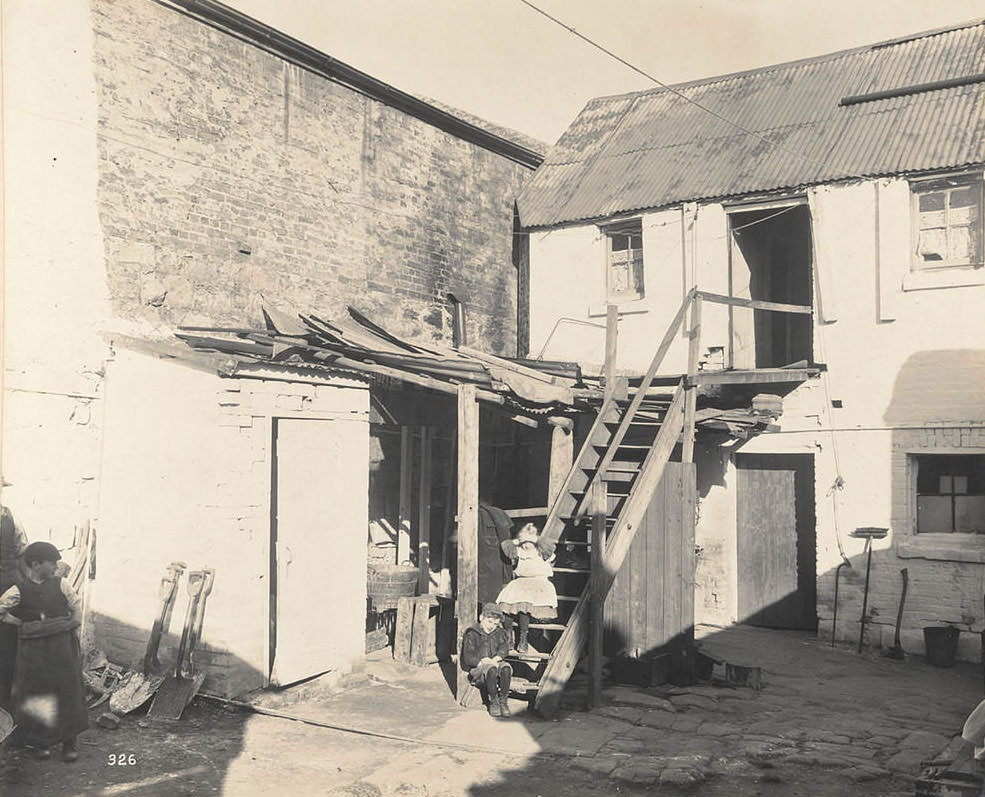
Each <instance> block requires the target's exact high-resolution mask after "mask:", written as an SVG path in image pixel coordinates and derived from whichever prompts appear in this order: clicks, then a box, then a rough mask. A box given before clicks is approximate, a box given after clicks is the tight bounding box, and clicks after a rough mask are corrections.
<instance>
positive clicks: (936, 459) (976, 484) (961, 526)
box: [912, 454, 985, 534]
mask: <svg viewBox="0 0 985 797" xmlns="http://www.w3.org/2000/svg"><path fill="white" fill-rule="evenodd" d="M912 461H913V463H914V464H915V466H916V469H917V531H918V532H922V533H925V532H930V533H934V532H938V533H939V532H944V533H953V532H964V533H968V534H985V454H920V455H914V456H913V457H912Z"/></svg>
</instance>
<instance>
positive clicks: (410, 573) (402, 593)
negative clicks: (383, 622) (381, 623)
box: [366, 565, 418, 612]
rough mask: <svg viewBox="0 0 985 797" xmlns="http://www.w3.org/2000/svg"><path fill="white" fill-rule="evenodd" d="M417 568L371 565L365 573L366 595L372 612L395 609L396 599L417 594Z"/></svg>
mask: <svg viewBox="0 0 985 797" xmlns="http://www.w3.org/2000/svg"><path fill="white" fill-rule="evenodd" d="M417 575H418V573H417V568H416V567H415V566H413V565H372V566H370V568H369V570H368V571H367V572H366V594H367V595H368V596H369V599H370V603H371V605H372V607H373V610H374V611H377V612H382V611H386V610H387V609H396V608H397V599H398V598H410V597H413V596H414V595H416V594H417Z"/></svg>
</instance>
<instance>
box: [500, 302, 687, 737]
mask: <svg viewBox="0 0 985 797" xmlns="http://www.w3.org/2000/svg"><path fill="white" fill-rule="evenodd" d="M689 307H692V308H693V309H692V314H691V328H690V337H691V340H690V344H691V345H690V355H689V371H691V370H694V366H693V365H692V363H691V362H690V361H691V360H694V361H695V362H696V355H697V335H698V333H699V324H700V299H697V300H696V292H695V291H691V292H690V293H688V295H687V296H686V297H685V299H684V301H683V303H682V304H681V307H680V309H679V310H678V312H677V315H676V316H675V317H674V319H673V321H672V322H671V324H670V327H669V329H668V330H667V334H666V335H665V336H664V338H663V340H662V341H661V343H660V346H659V347H658V348H657V351H656V353H655V354H654V357H653V360H652V361H651V363H650V366H649V368H648V369H647V372H646V374H645V375H644V377H643V380H642V382H641V384H640V385H639V387H638V388H636V389H635V391H634V392H633V394H632V398H626V399H619V398H615V397H612V395H611V393H610V397H609V398H607V399H606V400H605V401H604V402H603V404H602V407H601V408H600V410H599V413H598V415H597V417H596V419H595V423H594V424H593V426H592V428H591V430H590V431H589V433H588V436H587V438H586V440H585V443H584V445H583V446H582V447H581V450H580V451H579V452H578V455H577V456H576V457H575V460H574V462H573V463H572V466H571V470H570V471H569V472H568V475H567V477H566V479H565V481H564V484H563V486H562V488H561V490H560V492H559V493H558V495H557V498H556V499H555V501H554V504H553V506H552V507H551V508H550V512H549V514H548V516H547V520H546V522H545V524H544V528H543V530H542V539H543V540H544V541H546V542H550V543H554V544H556V546H557V560H556V562H555V568H554V573H555V575H554V583H555V586H556V587H557V588H558V603H559V606H558V613H559V615H560V617H561V618H562V620H561V621H559V622H553V623H536V622H531V624H530V627H531V630H532V631H533V630H534V629H538V630H539V631H540V632H541V633H542V635H543V638H544V639H546V640H551V639H553V640H556V641H555V642H554V644H553V646H552V649H551V652H550V653H539V654H533V653H531V654H528V655H525V656H519V655H518V656H516V658H518V659H520V660H522V661H525V662H526V663H528V664H531V663H537V664H539V666H538V667H537V671H538V672H539V673H540V675H539V678H538V679H537V682H536V689H537V694H536V700H535V702H534V705H535V707H536V709H537V710H538V711H539V712H540V713H541V714H542V715H544V716H548V717H549V716H552V715H553V714H554V713H555V712H556V711H557V708H558V706H559V704H560V700H561V693H562V691H563V689H564V686H565V684H566V683H567V681H568V679H569V678H570V677H571V674H572V672H573V671H574V668H575V666H576V664H577V663H578V660H579V659H580V658H581V656H582V654H583V652H584V650H585V647H586V644H587V642H588V639H589V625H590V624H589V605H590V603H591V601H592V600H596V601H601V599H602V598H604V596H605V594H607V593H608V591H609V589H610V588H611V586H612V582H613V580H614V579H615V576H616V573H618V572H619V568H620V566H621V565H622V563H623V560H624V559H625V557H626V554H627V552H628V551H629V547H630V544H631V543H632V541H633V537H634V535H635V534H636V529H637V527H638V526H639V524H640V522H641V520H642V519H643V515H644V514H645V512H646V510H647V508H648V507H649V505H650V501H651V499H652V496H653V494H654V491H655V489H656V487H657V485H658V483H659V482H660V478H661V476H662V475H663V472H664V469H665V467H666V465H667V462H668V461H670V458H671V455H672V453H673V451H674V448H675V446H676V445H677V443H678V442H679V440H680V438H681V434H682V432H685V430H686V429H688V430H689V431H687V432H686V433H685V441H687V440H688V437H689V436H690V440H692V441H693V423H694V397H695V388H694V387H693V386H691V387H689V386H688V384H687V380H686V377H683V378H681V379H680V381H679V382H678V383H677V385H676V387H673V388H670V390H671V391H672V392H667V391H668V388H666V387H662V388H657V387H654V386H653V380H654V377H655V375H656V373H657V369H658V368H659V367H660V364H661V362H662V361H663V359H664V357H665V356H666V353H667V351H668V349H669V348H670V346H671V344H672V343H673V341H674V339H675V337H677V336H678V335H679V334H680V333H679V330H680V328H681V325H682V324H683V323H684V320H685V317H686V315H687V310H688V308H689ZM685 452H686V453H685V457H686V458H687V459H689V458H690V447H689V445H688V444H687V442H685ZM603 518H604V529H603V528H602V520H603ZM593 522H594V523H595V524H596V529H595V538H596V545H595V548H596V550H592V548H593V546H592V535H591V532H592V525H593ZM592 560H594V562H595V563H596V564H595V566H594V568H593V567H591V566H590V562H591V561H592ZM569 607H570V609H569ZM548 644H550V643H549V642H548ZM538 660H542V661H538ZM544 661H546V665H545V664H544Z"/></svg>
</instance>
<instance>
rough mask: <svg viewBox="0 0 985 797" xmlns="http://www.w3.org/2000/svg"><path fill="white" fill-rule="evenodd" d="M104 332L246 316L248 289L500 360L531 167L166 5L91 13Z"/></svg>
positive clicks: (510, 333)
mask: <svg viewBox="0 0 985 797" xmlns="http://www.w3.org/2000/svg"><path fill="white" fill-rule="evenodd" d="M92 5H93V19H94V28H95V34H96V35H95V66H96V77H97V83H98V86H99V89H98V91H99V98H98V103H99V117H100V118H99V125H100V128H99V154H100V174H99V215H100V221H101V224H102V228H103V232H104V235H105V248H106V255H107V272H108V279H109V287H110V295H111V301H112V311H113V313H114V316H115V317H116V318H115V325H116V326H117V327H118V328H121V329H123V330H126V331H130V332H134V333H136V334H139V335H141V336H148V335H150V336H164V335H167V334H169V333H170V332H171V331H172V330H173V328H174V327H175V326H176V325H178V324H237V325H242V324H243V323H244V322H245V321H247V320H252V321H256V320H257V310H258V296H259V295H262V297H263V300H264V301H266V302H269V303H272V304H274V305H279V306H282V307H284V308H291V307H297V308H299V309H303V310H311V311H314V312H316V313H318V314H320V315H323V316H326V317H332V316H338V315H340V314H342V313H343V312H344V309H345V306H346V305H347V304H352V305H354V306H356V307H357V308H358V309H360V310H362V311H363V312H365V313H367V314H369V315H370V316H371V317H372V318H374V319H375V320H377V321H379V322H380V323H381V324H383V325H385V326H387V327H389V328H391V329H392V330H393V331H394V332H396V333H398V334H402V335H407V336H414V335H417V336H422V335H423V336H425V337H430V338H432V339H443V340H450V335H451V327H450V317H449V315H448V313H447V311H446V306H445V296H446V294H447V293H448V292H452V293H454V294H455V295H456V296H457V297H458V298H459V299H460V300H462V301H464V302H466V305H467V318H468V328H469V329H468V331H469V337H470V342H471V343H479V344H481V345H482V346H483V347H484V348H488V349H490V350H492V351H494V352H497V353H503V354H513V353H514V349H515V339H516V270H515V268H514V266H513V264H512V262H511V256H512V223H513V216H512V211H513V198H514V196H515V195H516V193H517V192H518V191H519V189H520V186H521V184H522V182H523V180H524V179H525V178H526V177H528V176H529V174H531V173H532V172H531V171H530V170H529V169H527V168H526V167H523V166H520V165H517V164H515V163H513V162H511V161H509V160H507V159H505V158H503V157H500V156H498V155H495V154H493V153H491V152H489V151H487V150H484V149H482V148H480V147H478V146H476V145H473V144H470V143H467V142H465V141H462V140H461V139H458V138H456V137H454V136H451V135H449V134H446V133H444V132H442V131H440V130H438V129H436V128H434V127H431V126H430V125H428V124H426V123H424V122H422V121H419V120H417V119H415V118H412V117H409V116H407V115H405V114H403V113H401V112H398V111H396V110H394V109H392V108H389V107H386V106H384V105H382V104H381V103H379V102H377V101H375V100H372V99H369V98H367V97H365V96H363V95H361V94H358V93H356V92H355V91H352V90H350V89H348V88H345V87H342V86H339V85H337V84H334V83H332V82H330V81H328V80H326V79H324V78H322V77H319V76H316V75H313V74H310V73H308V72H305V71H302V70H300V69H299V68H297V67H294V66H291V65H290V64H287V63H286V62H284V61H283V60H281V59H280V58H278V57H275V56H273V55H270V54H268V53H265V52H262V51H260V50H259V49H257V48H256V47H253V46H251V45H249V44H246V43H243V42H240V41H238V40H237V39H235V38H233V37H231V36H229V35H226V34H224V33H221V32H219V31H216V30H213V29H211V28H209V27H207V26H205V25H203V24H201V23H199V22H196V21H194V20H192V19H190V18H188V17H185V16H183V15H182V14H179V13H176V12H175V11H173V10H170V9H167V8H164V7H162V6H159V5H157V4H155V3H149V2H136V0H93V4H92Z"/></svg>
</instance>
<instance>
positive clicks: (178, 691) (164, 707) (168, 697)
mask: <svg viewBox="0 0 985 797" xmlns="http://www.w3.org/2000/svg"><path fill="white" fill-rule="evenodd" d="M204 680H205V673H198V674H197V675H193V676H191V677H190V678H185V677H182V676H178V677H175V676H174V675H169V676H168V677H167V678H166V679H165V681H164V683H163V684H161V686H160V688H159V689H158V690H157V694H156V695H154V702H153V703H151V704H150V709H148V711H147V717H148V719H160V720H178V719H181V714H182V712H183V711H184V710H185V706H187V705H188V704H189V703H191V702H192V699H193V698H194V697H195V695H197V694H198V690H199V689H200V688H201V687H202V681H204Z"/></svg>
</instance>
